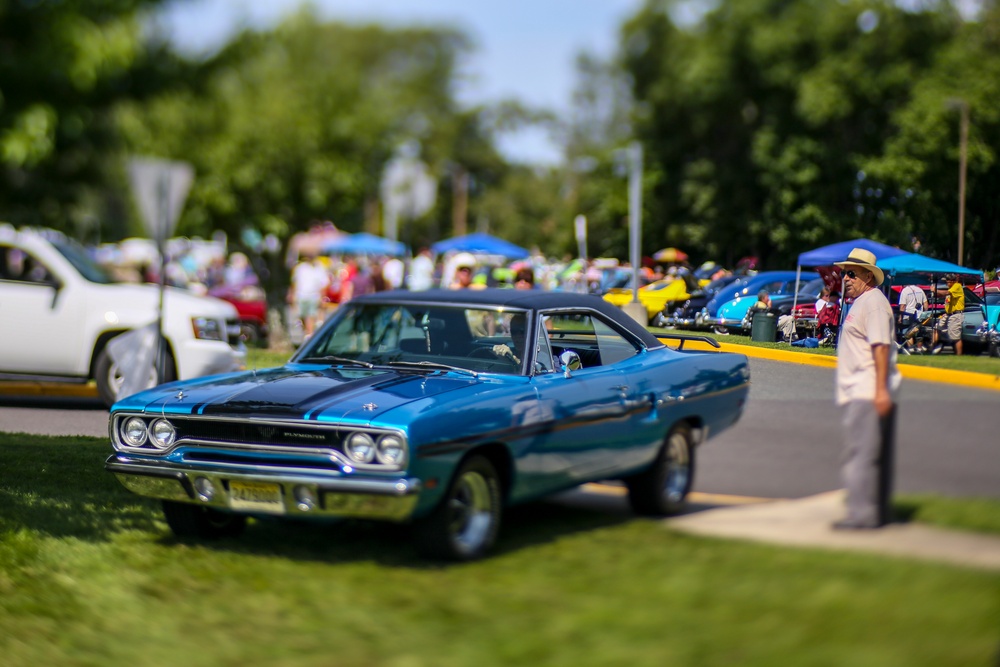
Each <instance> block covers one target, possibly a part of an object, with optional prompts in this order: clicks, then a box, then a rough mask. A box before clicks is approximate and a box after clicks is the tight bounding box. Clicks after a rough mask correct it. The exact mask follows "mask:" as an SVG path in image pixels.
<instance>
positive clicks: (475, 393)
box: [106, 289, 750, 560]
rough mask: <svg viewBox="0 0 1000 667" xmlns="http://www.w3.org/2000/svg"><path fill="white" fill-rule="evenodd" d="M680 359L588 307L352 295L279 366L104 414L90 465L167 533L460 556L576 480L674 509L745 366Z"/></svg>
mask: <svg viewBox="0 0 1000 667" xmlns="http://www.w3.org/2000/svg"><path fill="white" fill-rule="evenodd" d="M678 338H685V337H683V336H678ZM687 338H690V337H687ZM706 340H707V339H706ZM711 342H712V343H713V344H714V341H711ZM680 347H681V349H679V350H675V349H670V348H668V347H667V346H666V345H664V343H663V342H661V341H660V340H658V339H657V338H655V337H654V336H653V335H651V334H650V333H649V332H648V331H647V330H646V329H645V328H644V327H642V326H640V325H639V324H638V323H636V322H634V321H633V320H632V319H631V318H629V317H628V316H627V315H625V314H624V313H623V312H622V311H621V310H620V309H618V308H616V307H614V306H612V305H611V304H609V303H607V302H605V301H603V300H602V299H600V298H598V297H596V296H592V295H585V294H573V293H568V292H546V291H541V290H523V291H522V290H502V289H484V290H479V291H465V292H462V293H461V294H457V293H456V292H454V291H449V290H430V291H426V292H405V291H395V292H382V293H378V294H371V295H365V296H362V297H358V298H356V299H353V300H351V301H350V302H349V303H347V304H344V305H342V306H341V307H340V308H339V309H338V310H337V311H336V313H334V315H333V316H332V318H331V319H330V320H329V321H328V322H327V323H326V324H324V325H323V327H322V328H321V329H320V330H319V331H317V332H316V334H315V335H314V336H313V337H312V338H311V339H310V340H309V341H307V342H306V343H304V345H303V347H302V348H301V349H300V350H299V351H298V352H297V353H296V354H295V355H294V356H293V357H292V359H291V361H290V362H289V363H288V364H286V365H284V366H283V367H280V368H274V369H270V370H264V371H260V370H258V371H256V372H253V373H249V372H245V373H239V374H232V375H226V376H222V377H216V378H206V379H202V380H189V381H186V382H175V383H171V384H169V385H164V386H161V387H157V388H155V389H151V390H149V391H146V392H143V393H140V394H137V395H134V396H130V397H128V398H126V399H124V400H122V401H119V402H118V403H117V404H115V406H114V407H113V408H112V410H111V415H110V425H109V426H110V433H111V442H112V446H113V448H114V453H113V454H112V455H111V456H110V457H109V458H108V460H107V462H106V468H107V470H108V471H110V472H112V473H114V474H115V475H116V476H117V478H118V479H119V481H120V482H121V483H122V484H123V485H124V486H125V487H126V488H128V489H129V490H131V491H133V492H135V493H138V494H140V495H143V496H148V497H152V498H157V499H160V500H161V501H162V503H163V512H164V515H165V517H166V520H167V523H168V525H169V526H170V528H171V530H173V532H174V533H175V534H177V535H178V536H181V537H192V536H194V537H201V538H211V537H220V536H232V535H236V534H238V533H239V532H240V531H242V530H243V528H244V526H245V524H246V520H247V517H253V516H267V517H277V518H286V519H295V520H303V519H317V520H324V519H336V518H344V517H353V518H364V519H374V520H383V521H392V522H408V523H410V524H411V526H412V528H413V531H414V538H415V540H416V543H417V545H418V547H419V548H420V550H421V551H422V552H424V553H426V554H429V555H432V556H437V557H444V558H449V559H458V560H465V559H471V558H476V557H479V556H482V555H483V554H484V553H486V552H487V551H488V550H489V548H490V547H491V545H492V544H493V542H494V540H495V538H496V536H497V531H498V529H499V526H500V522H501V518H502V515H503V510H504V508H505V507H507V506H509V505H513V504H517V503H523V502H525V501H529V500H532V499H535V498H539V497H541V496H545V495H548V494H551V493H555V492H558V491H562V490H565V489H569V488H571V487H574V486H577V485H579V484H582V483H585V482H591V481H597V480H604V479H619V480H622V481H623V482H624V484H625V486H626V488H627V489H628V498H629V501H630V503H631V505H632V508H633V509H634V510H635V511H636V512H638V513H641V514H651V515H658V514H664V513H668V512H673V511H676V510H677V509H678V508H680V507H681V506H682V505H683V503H684V500H685V498H686V496H687V494H688V492H689V491H690V490H691V487H692V484H693V482H694V473H695V460H696V452H697V448H698V447H700V446H701V445H702V444H703V443H704V442H705V441H706V440H707V438H708V437H709V436H710V435H712V436H714V435H716V434H718V433H720V432H722V431H724V430H725V429H727V428H729V427H730V426H732V425H733V424H734V423H736V421H737V420H738V419H739V417H740V415H741V413H742V411H743V408H744V404H745V401H746V397H747V391H748V388H749V379H750V372H749V367H748V365H747V359H746V357H745V356H743V355H740V354H727V353H713V352H692V351H684V350H683V341H682V344H681V346H680Z"/></svg>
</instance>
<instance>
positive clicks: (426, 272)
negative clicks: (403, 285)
mask: <svg viewBox="0 0 1000 667" xmlns="http://www.w3.org/2000/svg"><path fill="white" fill-rule="evenodd" d="M433 286H434V260H433V259H431V251H430V250H428V249H427V248H422V249H421V250H420V253H419V254H417V256H416V257H414V258H413V261H411V262H410V275H409V276H408V278H407V287H409V288H410V289H411V290H413V291H414V292H422V291H424V290H428V289H430V288H431V287H433Z"/></svg>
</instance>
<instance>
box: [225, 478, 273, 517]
mask: <svg viewBox="0 0 1000 667" xmlns="http://www.w3.org/2000/svg"><path fill="white" fill-rule="evenodd" d="M229 506H230V507H231V508H233V509H234V510H246V511H250V512H267V513H268V514H284V513H285V503H284V502H283V501H282V500H281V486H279V485H278V484H268V483H267V482H243V481H237V480H232V481H230V482H229Z"/></svg>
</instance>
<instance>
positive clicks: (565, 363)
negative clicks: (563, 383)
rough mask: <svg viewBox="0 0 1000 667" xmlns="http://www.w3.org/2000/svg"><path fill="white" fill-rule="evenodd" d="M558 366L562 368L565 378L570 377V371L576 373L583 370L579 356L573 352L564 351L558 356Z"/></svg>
mask: <svg viewBox="0 0 1000 667" xmlns="http://www.w3.org/2000/svg"><path fill="white" fill-rule="evenodd" d="M559 364H560V365H561V366H562V370H563V374H565V376H566V377H570V371H578V370H580V369H581V368H583V362H582V361H580V355H579V354H577V353H576V352H574V351H573V350H566V351H565V352H563V353H562V354H560V355H559Z"/></svg>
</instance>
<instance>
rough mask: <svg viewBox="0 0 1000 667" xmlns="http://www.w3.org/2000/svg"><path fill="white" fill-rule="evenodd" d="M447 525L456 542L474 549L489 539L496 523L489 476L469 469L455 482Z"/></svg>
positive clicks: (467, 548) (465, 547) (459, 546)
mask: <svg viewBox="0 0 1000 667" xmlns="http://www.w3.org/2000/svg"><path fill="white" fill-rule="evenodd" d="M448 516H449V519H448V526H449V531H450V532H451V535H452V539H453V540H454V541H455V545H456V546H457V547H458V548H459V549H460V550H462V551H463V552H466V553H468V552H472V551H475V550H476V549H477V548H479V547H480V546H481V545H482V544H484V543H485V542H486V540H487V539H488V536H489V533H490V529H491V527H492V524H493V494H492V493H491V492H490V485H489V482H488V481H487V480H486V478H485V477H484V476H483V475H481V474H480V473H478V472H473V471H469V472H466V473H465V474H464V475H462V477H461V478H460V479H459V480H458V482H457V483H456V484H455V491H454V493H453V494H452V496H451V498H449V499H448Z"/></svg>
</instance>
